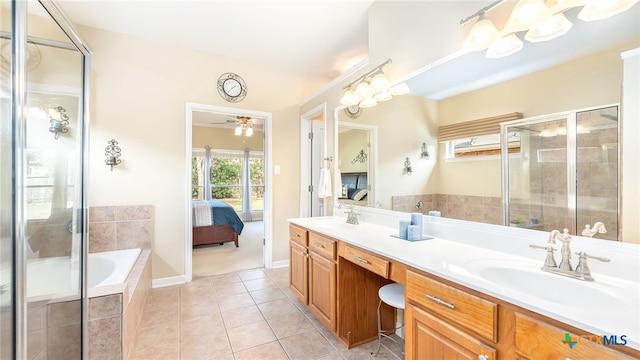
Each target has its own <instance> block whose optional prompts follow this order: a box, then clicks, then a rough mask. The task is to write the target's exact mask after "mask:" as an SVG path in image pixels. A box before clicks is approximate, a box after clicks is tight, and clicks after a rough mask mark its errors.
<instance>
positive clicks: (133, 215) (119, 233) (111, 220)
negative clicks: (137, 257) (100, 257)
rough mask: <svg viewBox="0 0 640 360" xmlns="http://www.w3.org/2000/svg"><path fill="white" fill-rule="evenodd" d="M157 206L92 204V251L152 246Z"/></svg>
mask: <svg viewBox="0 0 640 360" xmlns="http://www.w3.org/2000/svg"><path fill="white" fill-rule="evenodd" d="M152 239H153V206H152V205H135V206H96V207H91V208H89V252H90V253H94V252H102V251H113V250H124V249H133V248H141V249H151V241H152Z"/></svg>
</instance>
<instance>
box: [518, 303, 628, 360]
mask: <svg viewBox="0 0 640 360" xmlns="http://www.w3.org/2000/svg"><path fill="white" fill-rule="evenodd" d="M567 336H568V339H567ZM565 339H567V340H569V341H575V342H576V344H575V345H574V346H573V348H571V347H569V344H567V343H566V342H565V341H564V340H565ZM616 340H617V341H620V336H619V335H618V336H617V338H616ZM598 341H599V339H598V337H597V336H595V335H583V334H571V333H569V332H568V331H566V330H562V329H559V328H557V327H555V326H552V325H550V324H547V323H544V322H542V321H538V320H535V319H532V318H530V317H528V316H525V315H522V314H520V313H517V312H516V352H517V353H518V355H520V356H523V357H525V358H527V359H601V360H607V359H633V358H632V357H629V356H626V355H624V354H622V353H620V352H617V351H614V350H613V349H612V348H608V347H606V346H603V345H599V344H598ZM614 347H615V346H614Z"/></svg>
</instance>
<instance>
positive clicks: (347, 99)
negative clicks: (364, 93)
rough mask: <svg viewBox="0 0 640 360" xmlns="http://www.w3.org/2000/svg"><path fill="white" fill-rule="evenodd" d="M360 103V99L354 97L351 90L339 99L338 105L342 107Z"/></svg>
mask: <svg viewBox="0 0 640 360" xmlns="http://www.w3.org/2000/svg"><path fill="white" fill-rule="evenodd" d="M359 102H360V98H359V97H358V96H356V94H355V93H354V92H353V90H347V91H346V92H345V93H344V95H342V99H340V103H341V104H342V105H347V106H351V105H356V104H358V103H359Z"/></svg>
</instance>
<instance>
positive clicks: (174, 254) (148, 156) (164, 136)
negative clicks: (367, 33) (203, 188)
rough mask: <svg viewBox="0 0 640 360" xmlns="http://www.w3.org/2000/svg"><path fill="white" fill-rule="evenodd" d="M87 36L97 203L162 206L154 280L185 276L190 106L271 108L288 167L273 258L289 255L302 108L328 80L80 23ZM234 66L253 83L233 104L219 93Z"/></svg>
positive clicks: (277, 207)
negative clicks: (109, 158) (116, 161)
mask: <svg viewBox="0 0 640 360" xmlns="http://www.w3.org/2000/svg"><path fill="white" fill-rule="evenodd" d="M79 32H80V33H81V34H82V36H83V37H84V38H85V39H86V41H87V42H88V44H89V46H90V47H91V50H92V52H93V56H92V71H91V76H92V79H91V81H92V83H91V109H90V111H91V134H90V141H91V144H90V159H91V167H90V176H89V189H88V190H89V206H107V205H137V204H151V205H154V207H155V227H154V233H155V234H154V235H155V238H154V242H153V245H152V248H153V278H154V279H158V278H164V277H172V276H179V275H183V274H184V273H185V269H184V242H185V231H186V229H185V226H186V225H185V220H184V219H185V214H184V208H185V206H184V204H185V201H186V199H185V193H186V192H185V180H184V179H185V174H184V171H185V170H184V169H185V163H184V162H185V154H184V152H185V103H187V102H193V103H201V104H210V105H217V106H227V107H236V108H242V109H250V110H256V111H265V112H272V114H273V143H274V144H276V146H274V149H273V158H272V160H273V161H272V163H273V164H274V165H280V167H281V169H282V173H281V175H278V176H274V181H273V184H272V185H273V209H274V214H273V253H272V257H273V260H274V261H281V260H287V259H288V251H287V248H288V247H287V246H288V230H287V222H286V218H288V217H296V216H298V214H299V209H298V207H299V201H298V195H297V194H298V192H297V190H296V189H297V186H298V185H297V184H298V182H299V181H298V177H299V176H298V172H299V171H298V161H299V160H298V151H297V148H298V143H299V140H298V134H299V121H298V117H299V111H298V107H297V106H296V104H298V103H299V102H300V101H301V99H303V98H304V97H305V96H308V93H309V92H310V91H311V90H312V89H314V88H317V86H319V85H318V84H320V82H318V81H317V79H308V78H302V77H301V76H299V75H297V74H293V73H291V72H290V71H288V70H286V69H278V68H273V67H266V66H263V65H260V64H259V63H257V62H255V63H254V62H249V61H239V60H237V59H230V58H226V57H224V56H221V55H215V54H210V53H205V52H201V51H197V50H192V49H187V48H182V47H179V46H173V45H167V44H160V43H156V42H152V41H148V40H145V39H141V38H135V37H128V36H124V35H121V34H117V33H113V32H107V31H103V30H99V29H95V28H90V27H79ZM225 72H235V73H237V74H239V75H241V76H242V77H243V78H244V79H245V81H246V82H247V87H248V89H249V92H248V94H247V97H246V98H245V99H244V100H243V101H242V102H240V103H237V104H235V103H234V104H231V103H228V102H226V101H224V100H223V99H222V98H221V97H220V96H219V94H218V92H217V90H216V81H217V79H218V77H219V76H220V75H221V74H222V73H225ZM276 83H277V84H279V86H278V89H277V91H274V88H273V84H276ZM112 138H113V139H116V140H117V141H118V142H119V143H120V146H121V148H122V164H121V165H119V166H117V167H116V168H115V169H114V171H113V172H111V171H109V167H107V166H105V165H104V164H103V159H104V156H103V154H104V147H105V146H106V143H107V141H108V140H109V139H112ZM282 144H287V145H286V146H283V145H282ZM292 150H296V151H292Z"/></svg>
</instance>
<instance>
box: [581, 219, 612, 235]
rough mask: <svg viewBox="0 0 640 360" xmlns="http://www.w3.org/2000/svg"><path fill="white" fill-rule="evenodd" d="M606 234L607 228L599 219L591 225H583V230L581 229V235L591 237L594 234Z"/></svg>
mask: <svg viewBox="0 0 640 360" xmlns="http://www.w3.org/2000/svg"><path fill="white" fill-rule="evenodd" d="M597 233H599V234H606V233H607V229H606V228H605V227H604V224H603V223H602V222H600V221H598V222H597V223H595V224H593V227H591V226H590V225H589V224H587V225H585V226H584V230H582V236H587V237H593V235H595V234H597Z"/></svg>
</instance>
